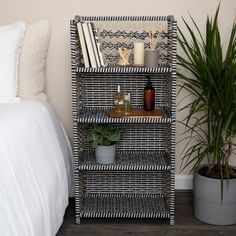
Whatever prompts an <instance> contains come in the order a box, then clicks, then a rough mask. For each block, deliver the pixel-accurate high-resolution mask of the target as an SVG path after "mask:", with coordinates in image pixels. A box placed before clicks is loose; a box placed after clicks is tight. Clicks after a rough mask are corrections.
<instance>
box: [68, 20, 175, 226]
mask: <svg viewBox="0 0 236 236" xmlns="http://www.w3.org/2000/svg"><path fill="white" fill-rule="evenodd" d="M79 21H81V22H87V21H88V22H93V23H94V25H95V27H96V29H98V31H97V32H98V37H99V40H100V42H101V46H102V52H103V56H104V58H105V60H106V62H107V66H106V67H101V68H85V67H84V64H83V57H82V53H81V46H80V42H79V37H78V32H77V23H78V22H79ZM160 25H161V26H162V28H163V29H164V30H163V31H156V34H160V39H161V40H160V42H159V43H158V44H157V48H158V49H159V50H160V66H159V67H158V68H145V67H120V66H118V65H117V62H118V54H117V49H118V47H122V46H125V47H129V48H132V47H133V42H134V41H135V40H143V41H144V42H145V48H148V47H149V46H150V42H149V37H148V32H149V29H150V26H152V27H155V29H158V28H160V27H159V26H160ZM176 30H177V23H176V21H175V20H174V17H173V16H133V17H132V16H117V17H114V16H111V17H109V16H106V17H103V16H91V17H90V16H75V18H74V19H73V20H71V22H70V35H71V70H72V108H73V145H74V159H75V168H74V172H75V202H76V204H75V205H76V206H75V208H76V209H75V210H76V211H75V212H76V222H77V223H80V220H81V218H86V217H87V218H88V217H89V218H91V217H92V218H108V217H109V218H157V219H158V218H168V219H169V220H170V225H174V189H175V119H176V37H177V35H176ZM132 60H133V55H131V57H130V64H132ZM147 75H151V77H152V82H153V85H154V87H155V89H156V101H155V104H156V106H157V107H161V108H162V109H163V111H164V115H163V117H150V116H148V117H109V116H108V115H107V111H109V110H110V109H112V107H113V94H114V93H115V92H116V88H117V85H118V84H119V85H121V87H122V89H123V91H125V92H130V93H131V94H132V105H133V106H135V107H142V103H143V97H142V96H143V88H144V87H145V82H146V76H147ZM93 123H112V124H113V125H115V126H120V127H121V126H122V128H123V129H124V132H123V137H122V140H121V142H119V143H118V145H117V156H116V162H115V163H114V164H112V165H99V164H97V163H96V162H95V154H94V150H93V149H92V148H91V145H90V144H89V143H88V141H87V139H86V134H87V132H88V131H89V129H90V128H91V124H93Z"/></svg>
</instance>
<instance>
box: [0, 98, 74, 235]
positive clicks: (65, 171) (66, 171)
mask: <svg viewBox="0 0 236 236" xmlns="http://www.w3.org/2000/svg"><path fill="white" fill-rule="evenodd" d="M72 165H73V162H72V152H71V147H70V144H69V142H68V139H67V136H66V134H65V132H64V129H63V127H62V125H61V123H60V121H59V120H58V118H57V116H56V114H55V112H54V111H53V109H52V108H51V106H50V105H49V104H48V103H46V102H40V101H20V102H11V103H0V235H1V236H54V235H56V233H57V231H58V229H59V227H60V225H61V224H62V222H63V216H64V213H65V209H66V207H67V205H68V197H69V195H70V194H73V193H72V192H73V186H72V183H73V181H72V179H73V176H72V174H73V168H72Z"/></svg>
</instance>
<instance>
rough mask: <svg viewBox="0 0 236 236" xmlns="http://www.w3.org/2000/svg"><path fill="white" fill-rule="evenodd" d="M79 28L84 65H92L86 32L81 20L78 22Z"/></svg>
mask: <svg viewBox="0 0 236 236" xmlns="http://www.w3.org/2000/svg"><path fill="white" fill-rule="evenodd" d="M77 29H78V34H79V41H80V46H81V50H82V55H83V61H84V66H85V67H90V63H89V57H88V51H87V48H86V44H85V38H84V32H83V29H82V23H81V22H78V23H77Z"/></svg>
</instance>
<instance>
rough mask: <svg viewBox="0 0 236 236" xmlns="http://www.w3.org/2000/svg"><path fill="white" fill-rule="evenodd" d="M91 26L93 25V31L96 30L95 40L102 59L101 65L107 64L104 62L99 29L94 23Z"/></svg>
mask: <svg viewBox="0 0 236 236" xmlns="http://www.w3.org/2000/svg"><path fill="white" fill-rule="evenodd" d="M91 26H92V29H93V32H94V38H95V42H96V46H97V51H98V57H99V60H100V64H101V66H103V67H104V66H106V64H105V62H104V58H103V55H102V51H101V44H100V43H99V37H98V34H99V32H98V29H97V28H96V27H95V26H94V24H93V23H91Z"/></svg>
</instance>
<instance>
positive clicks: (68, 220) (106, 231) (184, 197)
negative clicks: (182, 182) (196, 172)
mask: <svg viewBox="0 0 236 236" xmlns="http://www.w3.org/2000/svg"><path fill="white" fill-rule="evenodd" d="M175 214H176V218H175V226H169V220H148V219H147V220H130V219H127V220H126V219H122V220H119V219H116V220H107V219H101V220H96V219H83V220H82V221H81V224H80V225H77V224H76V223H75V217H74V215H75V214H74V199H71V201H70V204H69V207H68V209H67V211H66V214H65V219H64V223H63V225H62V226H61V228H60V230H59V232H58V234H57V236H75V235H76V236H83V235H86V236H95V235H98V236H110V235H111V236H117V235H122V236H132V235H135V236H161V235H166V236H236V225H231V226H213V225H208V224H204V223H202V222H200V221H198V220H197V219H195V218H194V216H193V212H192V192H177V193H176V206H175Z"/></svg>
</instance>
